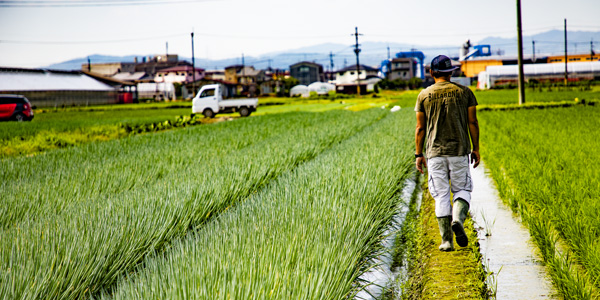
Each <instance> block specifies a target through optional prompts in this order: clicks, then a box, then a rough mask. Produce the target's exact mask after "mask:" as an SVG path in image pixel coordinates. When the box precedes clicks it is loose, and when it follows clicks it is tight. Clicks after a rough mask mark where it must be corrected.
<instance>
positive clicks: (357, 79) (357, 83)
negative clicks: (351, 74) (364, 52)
mask: <svg viewBox="0 0 600 300" xmlns="http://www.w3.org/2000/svg"><path fill="white" fill-rule="evenodd" d="M353 35H354V37H355V38H356V43H355V44H354V53H355V54H356V94H357V95H358V96H360V63H359V60H358V54H359V53H360V48H358V36H359V35H362V34H359V33H358V27H354V34H353Z"/></svg>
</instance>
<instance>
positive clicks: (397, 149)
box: [102, 111, 414, 299]
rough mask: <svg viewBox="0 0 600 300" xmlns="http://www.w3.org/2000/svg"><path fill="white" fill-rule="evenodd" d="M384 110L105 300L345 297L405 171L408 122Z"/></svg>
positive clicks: (356, 285) (149, 263)
mask: <svg viewBox="0 0 600 300" xmlns="http://www.w3.org/2000/svg"><path fill="white" fill-rule="evenodd" d="M410 116H412V113H410V112H409V111H406V112H401V113H400V112H399V113H395V114H390V115H389V116H388V117H387V118H385V119H384V120H382V121H380V122H378V123H375V124H373V125H371V126H369V127H367V128H365V129H364V130H363V131H362V132H360V133H358V134H356V135H355V136H353V137H352V138H350V139H348V140H346V141H344V142H343V143H341V144H339V145H337V146H335V147H333V148H331V149H329V150H327V151H326V152H324V153H322V154H321V155H319V156H318V157H316V158H315V159H314V160H312V161H310V162H308V163H306V164H304V165H302V166H300V167H299V168H297V169H294V170H292V171H289V172H286V173H285V174H283V175H282V176H280V177H279V178H278V179H277V180H275V181H274V182H273V183H272V184H271V185H269V187H268V188H267V189H264V190H262V191H261V192H259V193H257V194H255V195H253V196H252V197H250V199H248V200H247V201H245V202H244V203H243V204H242V205H240V206H238V207H236V208H234V209H232V210H230V211H228V212H227V213H224V214H222V215H221V216H220V217H219V218H218V219H216V220H215V221H214V222H210V223H209V224H207V225H206V226H203V227H202V228H200V229H199V230H197V231H195V232H194V233H193V234H191V235H189V236H188V237H187V238H186V239H184V240H182V241H181V242H178V243H176V244H175V245H173V246H172V247H171V248H170V249H169V250H168V251H167V252H166V253H165V254H162V255H156V256H153V257H150V258H148V259H147V260H146V261H145V262H144V264H143V267H142V268H141V269H140V270H139V271H138V272H135V273H134V275H133V276H130V277H129V278H127V279H126V280H124V281H122V282H121V283H120V284H119V285H118V288H117V289H115V290H107V291H105V293H104V295H103V297H102V298H107V299H352V298H353V296H354V295H355V294H356V293H357V291H358V290H360V289H361V287H362V284H364V283H361V282H360V281H359V280H358V277H359V275H360V274H362V273H363V272H364V271H365V270H367V269H368V268H370V267H372V265H371V263H370V262H369V258H371V257H373V255H374V254H376V253H377V252H378V251H379V250H380V241H381V239H382V238H383V232H384V230H385V229H386V227H387V226H388V225H389V223H390V221H391V218H392V216H393V215H394V214H395V213H396V212H397V210H398V201H399V196H398V194H399V193H398V192H399V191H400V189H401V188H402V183H403V182H404V180H405V179H406V178H407V177H408V176H409V175H410V174H413V173H412V172H410V170H411V169H412V159H411V158H412V152H411V150H412V146H413V144H412V137H411V135H410V134H409V133H410V132H412V130H413V126H414V122H413V120H412V118H410Z"/></svg>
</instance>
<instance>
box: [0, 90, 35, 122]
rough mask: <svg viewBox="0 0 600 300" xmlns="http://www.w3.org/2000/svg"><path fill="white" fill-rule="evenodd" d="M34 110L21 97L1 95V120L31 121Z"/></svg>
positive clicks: (27, 101) (25, 99)
mask: <svg viewBox="0 0 600 300" xmlns="http://www.w3.org/2000/svg"><path fill="white" fill-rule="evenodd" d="M31 119H33V110H31V103H29V100H27V98H25V97H24V96H21V95H0V120H4V121H6V120H15V121H31Z"/></svg>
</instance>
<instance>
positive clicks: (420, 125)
mask: <svg viewBox="0 0 600 300" xmlns="http://www.w3.org/2000/svg"><path fill="white" fill-rule="evenodd" d="M426 127H427V119H426V118H425V113H424V112H417V128H416V130H415V147H416V150H415V154H423V145H424V144H425V128H426ZM415 163H416V165H417V170H419V172H421V174H423V166H425V168H427V161H426V160H425V157H423V156H421V157H417V158H416V161H415Z"/></svg>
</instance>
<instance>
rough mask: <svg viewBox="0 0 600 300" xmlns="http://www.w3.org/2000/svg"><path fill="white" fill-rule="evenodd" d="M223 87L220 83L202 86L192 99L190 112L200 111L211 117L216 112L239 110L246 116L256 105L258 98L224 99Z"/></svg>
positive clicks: (241, 114) (254, 109)
mask: <svg viewBox="0 0 600 300" xmlns="http://www.w3.org/2000/svg"><path fill="white" fill-rule="evenodd" d="M225 93H226V92H225V89H223V87H222V86H221V85H220V84H209V85H205V86H203V87H202V88H201V89H200V91H198V94H197V95H196V97H194V100H193V101H192V114H197V113H201V114H203V115H204V117H206V118H212V117H214V116H215V115H216V114H218V113H232V112H239V113H240V116H242V117H247V116H249V115H250V114H251V113H252V112H253V111H256V107H257V106H258V98H247V99H244V98H240V99H226V97H225V96H226V95H225Z"/></svg>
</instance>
